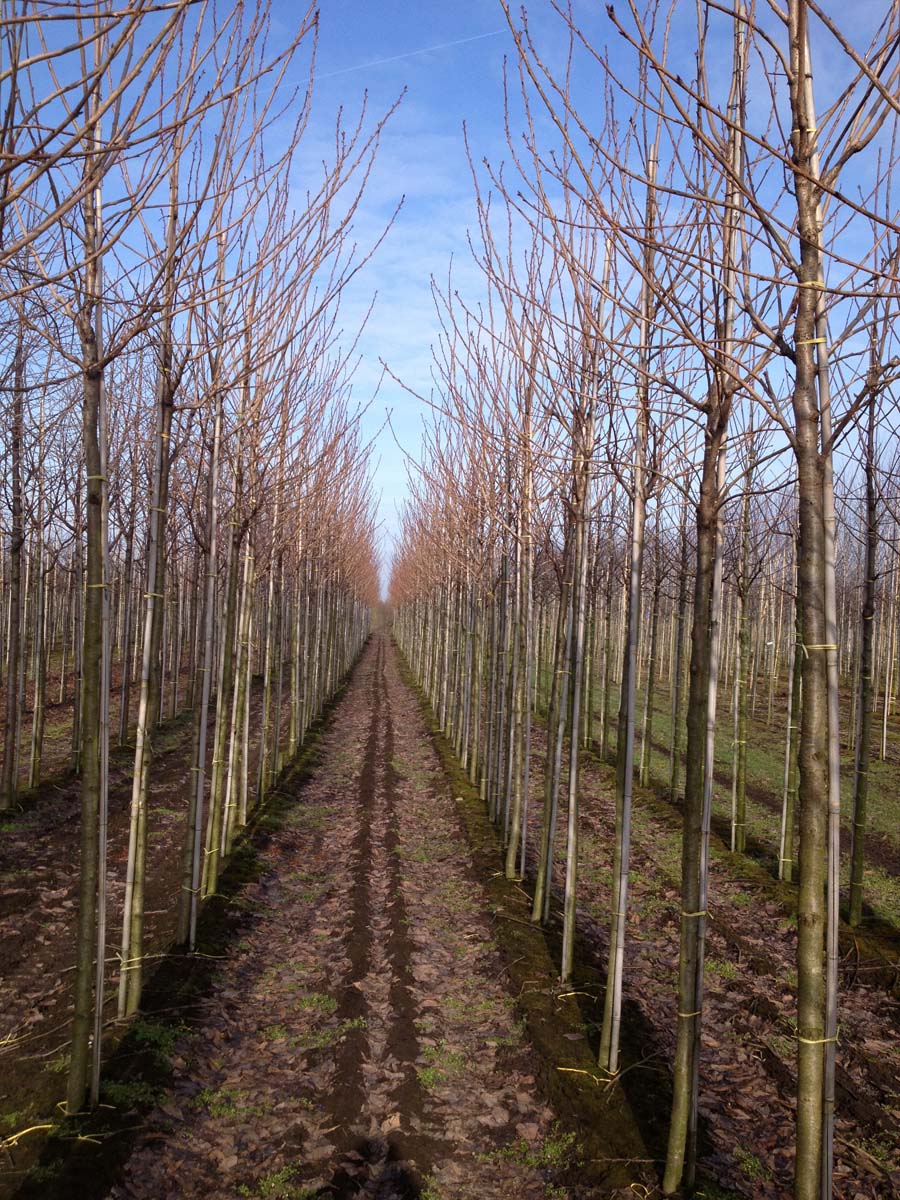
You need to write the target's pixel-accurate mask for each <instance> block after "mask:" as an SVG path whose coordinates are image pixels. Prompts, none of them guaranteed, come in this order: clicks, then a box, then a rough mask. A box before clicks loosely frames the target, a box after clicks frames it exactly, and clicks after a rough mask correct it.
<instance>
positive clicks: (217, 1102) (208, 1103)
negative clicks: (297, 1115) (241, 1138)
mask: <svg viewBox="0 0 900 1200" xmlns="http://www.w3.org/2000/svg"><path fill="white" fill-rule="evenodd" d="M191 1106H192V1107H193V1108H205V1109H207V1110H208V1111H209V1114H210V1116H213V1117H239V1118H240V1119H241V1120H246V1119H247V1118H248V1117H262V1116H265V1114H266V1113H267V1112H269V1111H270V1106H269V1105H268V1104H250V1103H248V1102H247V1101H246V1100H245V1099H244V1098H243V1097H242V1096H241V1094H240V1092H233V1091H231V1090H230V1089H229V1088H204V1089H203V1091H202V1092H198V1094H197V1095H196V1096H195V1097H194V1099H193V1100H192V1101H191Z"/></svg>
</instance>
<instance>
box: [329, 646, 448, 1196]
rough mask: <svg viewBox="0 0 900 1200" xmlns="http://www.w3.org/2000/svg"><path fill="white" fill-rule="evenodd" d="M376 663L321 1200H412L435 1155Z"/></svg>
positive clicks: (383, 685) (381, 652)
mask: <svg viewBox="0 0 900 1200" xmlns="http://www.w3.org/2000/svg"><path fill="white" fill-rule="evenodd" d="M384 660H385V648H384V642H383V641H382V642H380V643H379V646H378V651H377V655H376V659H375V663H374V665H373V668H372V682H371V687H370V697H371V706H372V715H371V721H370V724H369V734H368V738H367V741H366V748H365V755H364V761H363V768H362V771H361V773H360V776H359V786H358V789H357V804H358V816H359V827H358V831H357V834H356V838H355V840H354V844H353V849H352V852H351V857H352V862H353V870H354V874H355V877H356V883H355V885H354V888H353V893H352V926H351V934H350V940H349V945H348V957H349V960H350V971H349V976H348V982H347V985H346V986H345V988H344V992H343V996H342V999H341V1001H340V1003H339V1007H338V1014H339V1016H340V1019H341V1021H342V1023H344V1025H345V1027H346V1028H347V1029H348V1033H347V1036H346V1038H345V1040H344V1042H343V1046H342V1051H341V1055H340V1058H339V1061H338V1078H339V1079H340V1080H341V1089H340V1093H339V1095H337V1096H336V1097H335V1099H334V1106H333V1110H332V1112H333V1117H334V1121H335V1124H337V1125H340V1126H341V1127H342V1129H343V1136H342V1138H341V1139H340V1140H339V1142H338V1149H339V1153H340V1155H341V1159H342V1161H341V1164H340V1166H339V1167H338V1168H337V1170H336V1171H335V1172H334V1175H333V1176H332V1179H331V1181H330V1183H329V1184H328V1186H327V1188H326V1189H325V1190H324V1191H323V1193H322V1195H323V1196H326V1195H327V1196H332V1197H338V1198H341V1200H350V1198H351V1197H355V1196H357V1195H358V1194H359V1193H360V1191H361V1189H363V1188H364V1189H365V1193H366V1195H372V1196H376V1197H380V1198H381V1200H393V1198H396V1200H412V1198H414V1197H417V1196H418V1195H419V1194H420V1179H421V1178H422V1176H423V1175H424V1174H426V1173H427V1172H428V1170H429V1169H430V1167H431V1164H432V1162H433V1160H434V1154H435V1151H436V1149H437V1148H438V1146H437V1143H436V1142H435V1141H434V1139H432V1138H431V1137H429V1136H428V1135H427V1134H426V1133H425V1132H424V1130H423V1129H422V1126H423V1125H424V1122H425V1096H424V1092H423V1089H422V1087H421V1084H420V1083H419V1079H418V1076H417V1074H416V1067H415V1064H416V1060H417V1059H418V1057H419V1054H420V1046H419V1042H418V1038H417V1036H416V1032H415V1019H416V1009H415V1005H414V1003H413V1001H412V998H411V994H410V988H411V985H412V982H413V980H412V974H411V972H410V968H409V963H410V960H411V955H412V943H411V941H410V939H409V935H408V933H407V925H408V917H407V912H406V906H405V904H404V902H403V896H402V890H401V869H400V859H399V855H398V852H397V851H398V842H399V831H398V819H397V812H396V782H397V776H396V771H395V769H394V766H393V755H394V729H393V716H392V713H391V705H390V698H389V694H388V687H387V680H386V676H385V669H384V666H385V664H384ZM377 996H380V998H381V1000H382V1006H381V1007H382V1009H383V1008H384V1001H386V1002H387V1011H388V1012H389V1013H390V1019H389V1021H388V1022H387V1024H386V1028H381V1029H379V1028H378V1026H379V1024H380V1021H379V1018H378V1014H377V1011H376V1009H377V1006H376V1003H375V999H376V997H377ZM366 1064H367V1065H368V1074H369V1075H370V1076H371V1075H373V1074H374V1075H376V1076H381V1077H384V1076H388V1077H389V1078H390V1079H391V1080H392V1081H393V1083H392V1086H391V1088H390V1099H391V1106H392V1109H393V1111H392V1112H390V1113H388V1112H383V1113H379V1112H376V1111H373V1110H372V1105H371V1103H370V1088H369V1082H370V1081H369V1080H367V1070H366ZM367 1118H368V1124H369V1128H368V1129H367V1130H366V1129H365V1128H363V1126H365V1124H366V1120H367ZM401 1119H402V1121H403V1123H404V1124H406V1125H407V1126H412V1128H413V1132H410V1133H402V1134H401V1133H400V1132H399V1131H398V1130H395V1129H394V1128H393V1126H394V1125H395V1123H397V1122H399V1121H400V1120H401ZM417 1127H418V1128H417ZM409 1160H412V1161H413V1162H414V1163H415V1167H413V1166H412V1165H411V1162H410V1161H409Z"/></svg>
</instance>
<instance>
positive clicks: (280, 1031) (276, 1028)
mask: <svg viewBox="0 0 900 1200" xmlns="http://www.w3.org/2000/svg"><path fill="white" fill-rule="evenodd" d="M260 1032H261V1033H262V1035H263V1037H264V1038H265V1039H266V1041H267V1042H280V1041H282V1040H283V1039H284V1038H286V1037H287V1035H288V1031H287V1029H285V1027H284V1026H283V1025H267V1026H266V1027H265V1029H262V1030H260Z"/></svg>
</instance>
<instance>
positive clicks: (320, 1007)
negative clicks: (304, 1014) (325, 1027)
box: [297, 992, 337, 1016]
mask: <svg viewBox="0 0 900 1200" xmlns="http://www.w3.org/2000/svg"><path fill="white" fill-rule="evenodd" d="M297 1007H298V1008H301V1009H314V1010H315V1011H316V1012H320V1013H325V1014H326V1015H328V1016H330V1015H331V1013H333V1012H334V1011H335V1010H336V1009H337V1000H335V998H334V996H328V995H326V994H325V993H324V992H310V993H309V994H308V995H307V996H301V997H300V999H299V1000H298V1001H297Z"/></svg>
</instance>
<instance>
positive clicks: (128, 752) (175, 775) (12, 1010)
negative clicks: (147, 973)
mask: <svg viewBox="0 0 900 1200" xmlns="http://www.w3.org/2000/svg"><path fill="white" fill-rule="evenodd" d="M261 700H262V696H261V688H260V687H258V686H257V688H256V689H255V692H254V697H253V703H254V704H255V708H256V711H257V713H258V710H259V707H260V705H261ZM69 708H71V705H70V706H69ZM70 715H71V714H70ZM255 723H256V722H255ZM210 741H211V739H210ZM257 749H258V746H257V743H256V742H254V743H253V745H252V753H253V756H254V757H252V758H251V764H252V763H254V762H255V754H256V751H257ZM153 753H154V759H153V766H152V770H151V782H150V794H149V801H148V851H147V859H148V875H147V895H146V913H145V918H146V919H145V943H144V944H145V956H146V960H147V961H148V963H149V964H151V965H152V964H153V963H154V962H155V961H158V960H159V959H160V958H161V957H162V956H163V955H164V954H165V953H166V952H167V951H168V948H169V946H170V945H171V942H172V939H173V936H174V932H175V920H176V909H175V902H174V898H175V897H177V895H178V893H179V890H180V887H181V865H180V863H181V859H180V848H181V845H182V842H183V839H184V824H185V819H186V813H187V803H188V785H189V781H190V753H191V716H190V714H189V713H182V714H181V715H180V716H178V717H176V718H174V719H173V720H169V721H166V722H164V723H163V724H162V725H161V726H160V727H159V728H158V729H157V730H156V732H155V734H154V739H153ZM211 755H212V751H211V750H210V758H211ZM133 760H134V751H133V748H132V747H130V746H125V747H122V748H120V749H117V750H116V751H114V752H113V754H112V756H111V763H110V790H109V841H108V854H109V873H108V888H109V924H108V928H109V935H108V943H107V954H108V958H107V979H106V1000H105V1009H106V1012H107V1013H108V1019H107V1029H108V1034H107V1036H108V1037H109V1039H110V1041H111V1043H112V1042H114V1041H116V1040H117V1038H118V1037H120V1036H121V1032H122V1031H121V1029H117V1028H116V1027H115V1026H114V1023H113V1017H114V1014H115V996H116V988H117V983H118V972H117V969H116V967H117V962H118V959H117V957H116V949H117V946H118V939H119V937H120V934H121V922H122V903H123V898H124V891H125V865H126V859H127V852H128V824H129V805H130V801H131V780H132V765H133ZM208 765H209V764H208ZM252 777H253V775H252V769H251V778H252ZM80 803H81V795H80V784H79V781H78V778H77V777H75V776H74V775H72V774H71V773H69V774H68V775H63V776H59V777H57V778H55V779H53V778H51V779H48V780H45V782H43V783H42V784H41V785H40V787H39V788H37V789H35V790H34V791H32V792H30V793H27V794H25V795H24V796H23V798H22V804H21V806H20V809H19V811H17V812H16V811H14V812H11V813H5V814H4V822H5V825H6V828H5V830H4V834H3V837H2V839H0V1133H2V1134H3V1135H4V1136H11V1135H15V1134H16V1133H17V1132H18V1131H19V1130H21V1129H25V1128H28V1127H29V1126H32V1125H37V1124H45V1123H48V1122H52V1121H54V1120H56V1118H57V1116H58V1111H57V1110H58V1105H59V1103H60V1101H61V1100H62V1098H63V1097H64V1095H65V1086H66V1072H67V1070H68V1061H69V1060H68V1045H69V1026H70V1023H71V1016H72V1011H73V997H72V988H73V985H74V961H75V927H76V921H77V912H78V873H77V870H75V869H73V867H74V865H75V864H77V861H78V853H79V828H80ZM34 1151H35V1144H34V1138H33V1137H30V1138H28V1139H26V1140H25V1141H24V1143H23V1144H21V1145H20V1146H18V1147H17V1148H16V1151H15V1155H14V1159H13V1161H10V1158H11V1157H12V1156H10V1155H9V1154H7V1155H6V1156H5V1157H6V1158H7V1161H6V1162H2V1163H0V1197H5V1196H8V1195H10V1194H11V1191H12V1190H13V1189H14V1188H15V1186H16V1185H17V1182H18V1180H19V1179H20V1178H21V1174H22V1171H23V1169H24V1167H26V1166H27V1165H28V1163H29V1161H30V1158H31V1156H32V1154H33V1153H34Z"/></svg>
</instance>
